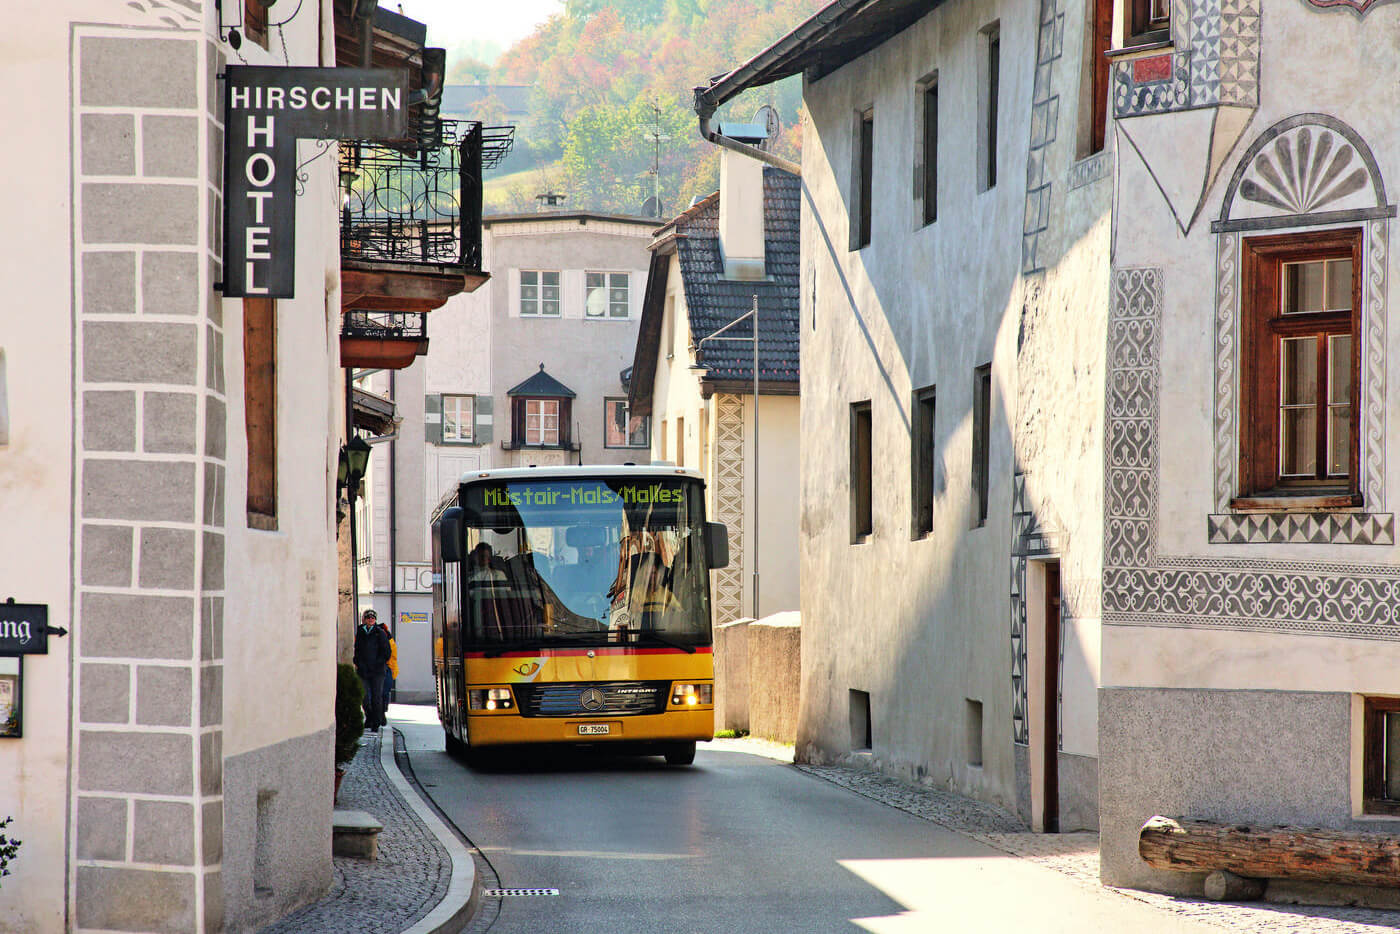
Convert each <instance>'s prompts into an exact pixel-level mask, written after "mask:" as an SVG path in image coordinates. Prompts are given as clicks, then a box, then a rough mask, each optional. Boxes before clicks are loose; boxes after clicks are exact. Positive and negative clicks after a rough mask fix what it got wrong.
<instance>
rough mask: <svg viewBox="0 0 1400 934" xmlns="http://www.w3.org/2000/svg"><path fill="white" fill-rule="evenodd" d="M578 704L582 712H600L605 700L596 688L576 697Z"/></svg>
mask: <svg viewBox="0 0 1400 934" xmlns="http://www.w3.org/2000/svg"><path fill="white" fill-rule="evenodd" d="M578 702H579V704H581V705H582V706H583V709H584V710H602V709H603V704H604V703H606V700H605V699H604V697H603V692H602V691H600V690H598V689H597V688H589V689H588V690H586V691H584V692H583V693H582V694H580V695H579V696H578Z"/></svg>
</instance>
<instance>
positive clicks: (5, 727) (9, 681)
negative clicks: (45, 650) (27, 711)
mask: <svg viewBox="0 0 1400 934" xmlns="http://www.w3.org/2000/svg"><path fill="white" fill-rule="evenodd" d="M23 667H24V659H23V658H20V657H18V656H4V657H0V738H8V737H18V736H22V735H23V725H24V717H23V716H22V711H21V710H20V698H21V697H22V696H23V694H22V692H21V691H20V684H21V679H22V672H23Z"/></svg>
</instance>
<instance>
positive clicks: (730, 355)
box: [674, 166, 802, 391]
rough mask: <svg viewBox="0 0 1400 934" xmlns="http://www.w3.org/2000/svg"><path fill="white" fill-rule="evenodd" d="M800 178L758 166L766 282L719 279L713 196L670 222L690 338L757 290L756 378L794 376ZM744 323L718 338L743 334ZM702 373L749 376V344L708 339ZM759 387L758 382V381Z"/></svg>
mask: <svg viewBox="0 0 1400 934" xmlns="http://www.w3.org/2000/svg"><path fill="white" fill-rule="evenodd" d="M801 185H802V183H801V180H800V179H799V178H798V177H797V176H796V175H793V174H792V173H790V172H784V171H783V170H782V169H778V168H773V167H771V166H769V167H765V168H764V170H763V216H764V265H765V272H766V273H767V280H765V281H757V282H740V281H735V280H730V279H725V278H724V259H723V257H722V256H721V255H720V248H719V199H718V198H707V199H706V200H705V201H702V202H701V203H700V204H697V205H696V206H695V207H694V208H692V209H691V210H690V211H687V212H686V213H685V214H683V215H681V216H680V217H678V218H677V219H676V221H675V222H674V224H675V232H676V254H677V259H678V260H679V266H680V274H681V282H682V284H683V286H684V288H685V301H686V305H687V306H688V307H689V310H690V316H689V317H690V339H691V341H692V342H699V340H700V339H701V338H702V337H707V336H709V335H710V334H713V333H714V332H715V331H718V330H719V329H720V328H722V327H724V326H725V325H726V324H729V323H730V322H731V321H734V320H735V319H736V318H738V317H740V316H741V315H743V314H744V313H745V312H747V311H748V310H749V309H750V308H751V307H752V304H753V296H754V295H757V296H758V320H759V325H758V353H759V364H758V366H759V372H758V378H759V381H760V384H761V383H762V382H765V381H771V382H784V383H796V382H797V381H798V333H799V332H798V327H799V325H800V322H799V318H800V312H799V309H798V296H799V292H798V289H799V285H798V283H799V278H800V266H799V265H798V243H799V232H798V225H799V216H800V203H801V202H800V198H801ZM752 334H753V330H752V325H751V324H750V322H748V321H745V322H743V323H742V324H737V325H735V326H734V327H733V328H731V329H730V330H728V331H726V332H725V333H724V336H725V337H739V338H744V337H750V336H751V335H752ZM699 359H700V363H701V364H702V365H703V366H704V367H705V368H706V374H705V378H706V379H713V380H736V381H752V379H753V345H752V344H750V343H748V342H747V341H708V342H706V343H705V345H704V346H703V348H702V349H701V352H700V354H699ZM759 388H760V391H762V386H761V385H760V387H759Z"/></svg>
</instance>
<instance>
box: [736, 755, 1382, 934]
mask: <svg viewBox="0 0 1400 934" xmlns="http://www.w3.org/2000/svg"><path fill="white" fill-rule="evenodd" d="M716 745H718V743H717V744H716ZM725 745H726V748H730V749H734V750H736V751H747V752H752V753H754V754H757V755H764V756H767V757H769V758H774V759H780V760H781V759H784V758H785V759H786V761H789V762H791V761H792V747H791V746H787V747H783V746H780V745H778V744H775V743H767V742H764V741H761V740H759V741H752V740H729V741H725ZM745 746H750V748H747V749H746V748H745ZM784 754H785V755H784ZM794 767H795V768H797V769H799V770H801V771H803V772H806V773H807V774H809V775H812V776H814V777H816V778H820V779H823V780H824V781H828V782H831V783H832V784H833V785H839V786H840V787H842V788H845V789H847V790H849V791H853V792H855V793H856V794H859V795H863V796H864V797H867V798H870V799H871V800H874V801H879V802H880V803H882V804H887V805H889V806H890V807H893V808H898V809H899V810H901V811H905V812H907V813H909V814H912V815H914V816H915V817H918V818H921V819H923V820H927V821H931V822H933V823H935V824H938V825H940V826H942V827H946V828H948V829H949V830H954V831H957V832H958V833H962V834H966V835H967V836H969V837H972V838H973V839H974V840H978V841H979V842H982V843H985V844H986V845H988V846H990V847H992V848H994V849H997V850H1000V851H1002V852H1003V853H1008V854H1010V855H1012V856H1016V857H1019V858H1021V859H1025V860H1029V861H1030V862H1033V863H1036V864H1038V865H1041V866H1044V867H1045V868H1047V869H1051V870H1054V871H1055V872H1059V873H1062V874H1063V875H1065V876H1068V877H1069V878H1071V879H1072V880H1074V882H1075V883H1076V884H1078V885H1081V886H1084V887H1085V888H1089V889H1093V890H1095V891H1097V892H1100V893H1102V894H1103V896H1104V897H1105V898H1131V899H1134V900H1136V901H1139V902H1143V903H1145V904H1148V905H1151V906H1152V907H1154V908H1157V909H1158V910H1160V911H1165V912H1170V913H1172V914H1175V915H1178V916H1180V917H1182V918H1183V919H1187V920H1190V921H1193V922H1196V923H1199V924H1207V925H1210V926H1212V927H1217V928H1220V929H1221V930H1225V931H1233V932H1239V934H1390V932H1394V931H1396V930H1398V929H1400V912H1393V911H1381V910H1377V909H1371V908H1314V907H1304V906H1297V905H1268V906H1265V905H1262V904H1259V905H1235V904H1224V903H1221V902H1211V901H1204V900H1195V899H1185V898H1174V897H1172V896H1169V895H1157V894H1153V893H1148V892H1139V891H1136V890H1133V889H1118V888H1112V887H1108V886H1104V885H1103V884H1101V883H1100V882H1099V835H1098V834H1096V833H1065V834H1037V833H1031V832H1029V831H1028V830H1026V828H1025V825H1024V824H1022V823H1021V821H1020V820H1019V819H1018V818H1017V817H1015V816H1014V815H1012V814H1009V813H1007V812H1006V811H1003V810H1001V809H1000V808H997V807H994V806H992V805H989V804H984V803H982V802H980V801H974V800H972V799H969V798H964V797H963V796H961V795H957V794H953V793H952V792H948V791H943V790H941V789H936V788H929V787H925V786H922V785H909V784H906V783H904V782H901V781H897V780H895V779H892V778H888V777H886V776H884V775H880V774H879V773H877V772H873V771H870V770H868V769H860V768H852V767H849V766H812V765H800V764H795V765H794Z"/></svg>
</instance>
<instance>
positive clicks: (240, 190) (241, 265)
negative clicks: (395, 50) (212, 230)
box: [223, 65, 408, 298]
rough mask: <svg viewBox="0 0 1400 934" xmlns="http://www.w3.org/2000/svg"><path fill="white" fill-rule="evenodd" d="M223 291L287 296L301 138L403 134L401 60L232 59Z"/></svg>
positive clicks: (227, 93) (292, 277) (227, 84)
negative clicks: (281, 62) (283, 63)
mask: <svg viewBox="0 0 1400 934" xmlns="http://www.w3.org/2000/svg"><path fill="white" fill-rule="evenodd" d="M224 105H225V109H224V113H225V129H224V282H223V293H224V296H225V297H226V298H240V297H245V296H260V297H265V298H291V297H292V295H293V290H294V286H295V281H296V243H295V238H296V193H295V183H296V169H297V140H299V139H331V140H339V139H366V140H371V139H401V138H403V137H404V136H405V135H406V126H407V112H408V110H407V108H408V72H407V71H406V70H405V69H402V68H373V69H372V68H262V67H258V66H252V65H230V66H229V67H228V68H227V69H226V74H225V81H224Z"/></svg>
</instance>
